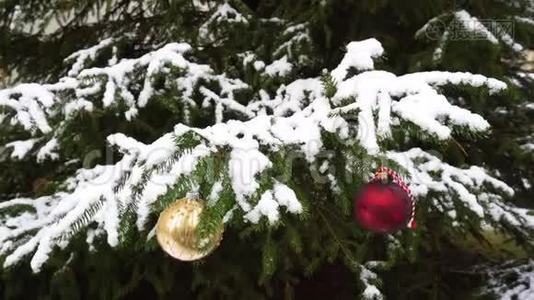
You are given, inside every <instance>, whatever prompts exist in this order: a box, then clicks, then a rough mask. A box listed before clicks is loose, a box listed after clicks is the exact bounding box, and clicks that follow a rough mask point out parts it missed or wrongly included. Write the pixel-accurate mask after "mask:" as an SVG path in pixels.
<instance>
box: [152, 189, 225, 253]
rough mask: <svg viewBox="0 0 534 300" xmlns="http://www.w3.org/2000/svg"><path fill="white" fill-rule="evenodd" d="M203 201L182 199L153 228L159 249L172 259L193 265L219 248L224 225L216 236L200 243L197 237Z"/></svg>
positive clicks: (172, 205)
mask: <svg viewBox="0 0 534 300" xmlns="http://www.w3.org/2000/svg"><path fill="white" fill-rule="evenodd" d="M203 210H204V201H203V200H200V199H189V198H183V199H179V200H176V202H174V203H173V204H171V205H170V206H169V207H167V208H166V209H165V210H163V212H161V214H160V216H159V219H158V223H157V225H156V238H157V240H158V244H159V245H160V246H161V248H162V249H163V250H164V251H165V252H167V253H168V254H169V255H171V256H172V257H174V258H176V259H179V260H183V261H192V260H197V259H200V258H203V257H205V256H206V255H208V254H209V253H210V252H211V251H213V250H214V249H215V248H217V247H218V246H219V243H220V241H221V239H222V233H223V230H224V227H223V225H222V224H221V227H220V229H219V230H217V231H216V232H215V233H213V234H212V235H210V236H209V237H206V238H204V239H201V238H200V237H199V235H198V231H197V228H198V224H199V221H200V215H201V213H202V211H203Z"/></svg>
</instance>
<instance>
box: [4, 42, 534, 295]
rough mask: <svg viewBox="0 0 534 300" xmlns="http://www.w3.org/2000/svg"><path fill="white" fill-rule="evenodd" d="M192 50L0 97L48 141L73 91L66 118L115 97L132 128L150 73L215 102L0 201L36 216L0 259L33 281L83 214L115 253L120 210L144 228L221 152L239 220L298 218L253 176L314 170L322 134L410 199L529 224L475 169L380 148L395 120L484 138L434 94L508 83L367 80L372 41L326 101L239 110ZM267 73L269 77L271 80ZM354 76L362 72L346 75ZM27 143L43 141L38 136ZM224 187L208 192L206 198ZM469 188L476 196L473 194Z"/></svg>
mask: <svg viewBox="0 0 534 300" xmlns="http://www.w3.org/2000/svg"><path fill="white" fill-rule="evenodd" d="M187 51H191V47H190V46H189V45H187V44H179V43H171V44H168V45H165V46H163V47H162V48H161V49H159V50H156V51H153V52H150V53H148V54H145V55H143V56H142V57H140V58H138V59H123V60H119V61H117V62H116V64H114V65H111V66H108V67H104V68H91V69H83V70H77V69H76V70H75V71H76V72H77V73H78V75H76V77H66V78H64V79H62V80H61V81H60V82H59V83H56V84H54V85H39V84H27V85H20V86H17V87H14V88H12V89H7V90H3V91H0V105H3V106H7V107H10V108H12V109H13V111H14V112H15V114H13V115H12V118H13V119H14V120H16V121H15V124H21V125H23V126H24V127H25V128H27V129H28V130H31V129H32V128H34V125H33V124H37V127H38V128H39V129H40V131H41V132H42V133H47V132H50V131H52V128H54V133H56V132H61V131H60V130H58V128H60V127H57V126H62V125H61V124H63V123H60V124H59V125H56V124H49V123H48V120H47V118H46V117H47V116H48V115H55V116H57V114H58V113H60V112H61V111H64V110H66V109H64V106H63V107H62V106H61V105H56V104H60V103H64V99H63V98H62V99H61V100H60V95H59V94H58V93H56V92H57V91H60V90H62V91H63V92H64V91H65V90H70V91H71V92H72V93H71V95H70V96H69V97H68V100H67V102H69V101H70V102H71V103H81V104H80V105H78V104H77V105H72V106H71V108H69V109H68V111H69V113H68V114H72V113H75V110H76V109H77V107H79V108H80V109H87V108H88V105H86V104H87V103H86V102H84V101H87V102H88V103H92V105H100V106H102V107H103V108H107V109H114V106H113V105H112V104H113V103H114V102H116V101H117V98H121V99H123V100H124V101H125V103H126V104H127V105H128V107H129V110H130V114H129V115H126V118H133V117H135V115H136V112H137V110H138V109H142V108H143V107H144V106H145V105H146V104H147V101H150V100H151V99H152V96H153V95H154V94H155V93H157V91H155V90H154V89H155V88H154V87H153V86H152V83H151V77H152V76H155V75H156V74H164V75H165V76H166V77H168V78H167V80H168V81H169V82H170V83H171V84H174V85H175V87H176V88H177V89H178V90H179V91H181V92H182V97H177V99H176V101H185V102H183V103H185V104H187V105H196V102H195V101H193V100H192V97H193V95H194V94H197V95H198V94H200V95H202V97H204V99H203V102H204V103H203V105H205V106H207V105H209V104H211V103H213V104H214V106H215V110H216V118H215V120H214V121H215V124H214V125H212V126H209V127H206V128H194V127H189V126H187V125H184V124H178V125H176V127H175V129H174V132H173V133H168V134H166V135H164V136H162V137H161V138H160V139H158V140H156V141H154V142H153V143H152V144H148V145H145V144H143V143H140V142H138V141H136V140H135V139H133V138H130V137H127V136H125V135H123V134H114V135H111V136H109V137H108V143H110V144H112V145H114V146H116V147H117V148H118V149H119V151H120V152H121V153H122V155H123V157H122V158H121V160H120V161H118V162H117V163H115V164H110V165H105V166H97V167H95V168H93V169H80V170H79V171H78V172H77V174H76V176H75V177H73V178H71V179H70V180H68V181H67V182H66V191H65V192H59V193H57V194H54V195H51V196H44V197H40V198H37V199H25V198H17V199H10V200H7V201H4V202H1V203H0V210H5V209H7V208H9V207H13V206H20V205H27V206H31V207H33V210H32V211H26V212H23V213H20V214H17V215H7V216H6V217H4V218H3V219H0V233H1V234H0V255H5V256H6V260H5V263H4V266H10V265H12V264H14V263H16V262H18V261H20V260H21V259H22V258H23V257H25V256H30V255H31V256H32V258H31V266H32V269H33V270H34V271H39V270H40V269H41V267H42V265H43V263H45V262H46V260H47V259H48V257H49V255H50V253H51V251H52V250H53V249H54V247H56V246H60V247H65V246H66V245H67V243H68V241H69V239H70V237H71V236H72V232H71V230H72V228H73V224H75V223H76V222H77V221H78V220H79V219H80V218H81V217H82V216H84V215H85V216H86V217H87V214H88V212H93V213H90V214H89V216H88V218H89V221H90V222H94V223H96V225H97V226H96V228H97V229H92V230H91V231H90V233H89V234H90V237H89V236H88V238H87V241H88V242H89V243H90V242H91V241H94V239H95V238H96V237H97V236H99V235H101V234H105V236H106V238H107V242H108V243H109V244H110V245H111V246H116V245H117V244H118V243H120V240H119V234H118V227H119V221H120V217H121V215H122V214H121V210H122V209H123V208H124V207H128V206H129V204H131V203H132V201H134V199H136V200H137V220H136V225H137V227H138V228H139V229H145V226H146V222H147V219H148V216H149V214H150V212H151V209H152V208H153V204H154V202H155V201H156V200H157V199H158V197H159V196H160V195H163V194H165V193H166V192H167V190H168V188H169V187H170V186H172V185H173V184H174V183H175V182H176V180H177V179H178V178H179V177H180V176H181V175H187V174H190V173H191V172H192V171H193V170H194V169H195V167H196V165H197V163H198V160H199V159H200V158H202V157H205V156H209V155H211V154H213V153H214V152H217V151H223V149H225V150H224V151H229V154H230V156H229V160H228V170H229V174H228V175H229V177H230V179H231V186H232V189H233V192H234V193H235V196H236V204H237V206H236V209H240V210H242V211H243V215H244V217H245V219H246V220H248V221H250V222H252V223H257V222H259V221H260V220H261V219H262V218H263V217H265V218H266V219H267V221H268V222H269V223H275V222H277V221H278V220H279V219H280V217H281V215H282V214H281V212H283V211H282V210H284V211H286V212H288V213H294V214H298V213H300V212H302V210H303V208H302V205H301V203H300V202H299V200H298V199H297V197H296V194H295V192H294V191H293V190H292V189H291V188H290V187H289V186H288V185H286V184H285V183H283V182H278V181H274V183H273V186H272V188H271V189H268V190H267V191H263V193H262V195H260V196H259V199H258V200H257V201H256V200H254V194H255V193H256V192H257V191H258V187H259V178H260V177H261V176H262V175H263V174H265V172H266V171H267V170H268V169H270V168H272V167H273V163H272V162H271V161H270V159H269V154H270V153H273V152H276V151H278V150H280V149H282V148H291V149H294V151H296V152H298V153H299V154H301V155H302V156H304V158H305V159H306V160H307V161H308V162H309V163H313V162H315V161H316V160H317V156H318V155H319V154H320V152H321V151H322V150H324V145H323V142H322V139H321V135H322V133H325V132H329V133H331V134H334V135H336V136H338V137H339V138H340V140H343V141H347V142H358V143H360V145H361V146H363V147H364V149H366V150H367V151H368V152H369V154H372V155H383V154H384V153H385V154H386V155H387V156H388V157H389V158H390V159H393V160H395V161H397V162H398V163H399V164H401V165H402V166H404V168H406V169H407V170H408V172H409V173H410V175H411V177H412V179H413V181H412V182H411V186H412V188H413V190H414V193H415V194H416V195H420V196H424V195H426V194H427V193H428V192H429V191H434V192H438V193H440V194H443V195H444V196H443V197H444V199H452V198H451V197H453V195H456V196H457V197H458V199H459V200H460V201H461V205H464V206H465V207H467V208H469V210H470V211H472V212H473V213H474V214H475V215H478V216H486V217H488V216H489V217H491V218H493V219H494V220H497V219H499V218H504V219H506V220H508V221H509V222H516V223H514V224H519V222H522V221H523V220H527V221H529V222H530V224H533V223H534V222H532V217H530V216H528V215H527V214H526V211H521V210H519V209H516V208H513V207H511V206H509V205H506V204H505V203H503V202H501V201H500V199H501V198H500V196H498V193H492V192H491V191H488V190H487V189H486V188H485V187H486V186H488V185H489V186H491V187H493V188H495V189H498V190H500V191H501V193H504V194H511V193H512V191H511V190H510V188H509V187H508V186H506V185H505V184H504V183H502V182H500V181H498V180H496V179H494V178H492V177H490V176H489V175H487V174H486V173H485V172H484V171H483V170H482V169H480V168H478V167H471V168H470V169H459V168H455V167H453V166H449V165H447V164H445V163H443V162H441V161H440V160H439V159H437V158H435V157H433V156H431V155H429V154H427V153H425V152H423V151H422V150H420V149H412V150H410V151H407V152H403V153H396V152H386V151H387V150H388V149H382V148H381V147H380V146H379V144H378V141H379V140H381V139H387V138H391V136H390V133H391V130H392V128H395V127H398V126H399V121H400V120H405V121H409V122H411V123H413V124H415V125H416V126H418V127H420V128H421V129H422V130H425V131H427V132H429V133H432V134H434V135H436V136H437V137H439V138H441V139H446V138H449V137H450V134H451V126H455V125H459V126H463V127H465V128H467V129H470V130H473V131H479V130H486V129H487V128H488V126H489V125H488V123H487V122H486V121H485V120H484V119H483V118H482V117H480V116H479V115H476V114H473V113H471V112H469V111H468V110H465V109H463V108H460V107H458V106H455V105H453V104H451V103H449V102H448V101H447V98H446V97H445V96H444V95H442V94H440V93H439V90H438V89H439V86H441V85H444V84H455V85H459V84H464V85H472V86H477V87H479V86H485V87H486V88H488V89H489V90H490V91H491V92H497V91H499V90H501V89H504V88H505V84H504V83H502V82H500V81H498V80H495V79H491V78H486V77H483V76H480V75H473V74H469V73H450V72H422V73H414V74H407V75H403V76H396V75H394V74H392V73H388V72H385V71H374V70H372V69H373V67H374V64H373V58H376V57H378V56H380V55H381V54H382V53H383V49H382V47H381V45H380V43H379V42H378V41H376V40H375V39H369V40H365V41H361V42H352V43H350V44H349V45H348V47H347V54H346V55H345V57H344V58H343V59H342V61H341V63H340V65H339V66H338V67H336V68H335V69H334V70H333V71H332V76H333V77H334V78H336V81H337V88H338V90H337V93H336V95H335V96H334V97H333V99H328V98H326V97H325V95H324V93H323V87H322V83H321V81H320V80H319V79H318V78H308V79H298V80H295V81H293V82H291V83H289V84H287V85H282V86H280V87H279V89H278V90H277V91H276V94H275V95H274V96H273V98H271V96H270V95H269V94H268V93H267V92H266V91H263V90H260V91H259V93H258V95H256V96H255V97H254V98H253V100H252V101H250V103H249V104H248V105H246V106H244V105H243V104H240V103H239V102H237V101H235V100H234V98H233V92H234V91H235V90H236V89H241V88H246V87H247V85H246V84H245V83H243V82H242V81H241V80H239V79H231V78H228V77H226V75H224V74H219V75H216V74H213V73H214V72H213V71H212V69H211V68H210V67H209V66H207V65H200V64H196V63H192V62H190V61H188V60H187V59H185V57H184V54H185V53H186V52H187ZM79 53H80V54H79V55H78V56H77V57H81V56H82V54H81V53H86V54H83V55H85V56H87V57H91V55H94V54H91V53H93V52H91V51H89V52H79ZM284 61H285V62H287V61H286V60H281V61H278V62H275V64H274V65H270V66H271V67H273V70H275V71H273V72H274V73H275V74H277V75H280V74H282V73H284V72H285V71H284V70H286V69H284V67H280V66H277V65H278V64H280V63H282V64H281V66H282V65H284ZM171 66H172V67H176V68H179V69H181V70H182V71H183V72H182V73H181V74H182V75H179V77H178V78H170V76H171V74H170V73H168V68H169V67H171ZM274 66H276V67H274ZM268 68H269V66H267V67H265V69H266V70H267V69H268ZM351 68H354V69H355V70H356V71H358V72H359V73H358V74H356V75H353V76H349V70H350V69H351ZM78 71H79V72H78ZM134 71H142V72H144V73H145V75H144V76H142V77H141V78H140V81H139V80H138V81H137V82H142V84H141V86H142V91H141V94H140V95H139V97H138V98H137V99H136V98H135V97H134V96H133V94H132V93H131V92H130V91H129V90H128V86H129V85H130V83H131V82H132V80H134V79H132V74H133V73H137V72H134ZM142 72H141V73H142ZM281 72H282V73H281ZM73 74H74V72H73ZM94 76H96V78H99V80H92V81H90V83H83V84H82V83H81V81H82V80H81V79H82V78H95V77H94ZM201 79H202V80H201ZM204 80H209V81H211V82H216V83H218V85H219V87H220V91H219V92H218V93H216V92H215V91H211V90H209V88H208V87H207V86H202V85H201V84H200V81H204ZM195 91H198V92H199V93H195ZM183 99H186V100H183ZM82 100H83V101H82ZM115 109H116V108H115ZM223 109H226V110H229V111H232V112H238V113H240V114H241V115H242V116H243V117H244V118H246V120H244V121H239V120H224V118H223V117H224V116H223V114H222V110H223ZM353 111H355V112H357V118H351V117H350V116H348V117H347V116H346V114H347V113H350V112H353ZM52 126H53V127H52ZM188 131H193V132H195V133H196V134H198V135H199V136H201V137H203V139H202V141H201V142H200V144H199V145H198V146H196V147H194V148H193V149H192V151H191V152H187V153H186V154H184V155H183V156H182V157H180V158H179V159H178V160H175V161H172V165H171V166H170V168H169V169H165V170H159V171H155V172H152V173H150V174H149V178H148V181H147V183H146V185H145V186H144V188H143V190H142V191H141V193H140V194H139V193H137V194H136V192H135V191H134V188H133V187H134V186H136V185H137V184H138V183H140V182H142V181H143V174H144V173H143V172H144V171H146V170H148V169H150V168H152V167H154V166H156V165H158V164H160V163H163V162H165V161H168V160H169V159H170V158H171V156H172V154H173V153H174V151H175V147H176V145H175V142H174V139H175V138H176V137H179V136H181V135H183V134H184V133H186V132H188ZM34 135H36V136H38V134H37V133H36V132H34ZM9 145H10V147H12V148H14V150H15V151H14V152H13V154H12V156H16V157H24V155H25V154H26V153H28V151H31V150H29V149H31V148H32V147H31V146H32V145H31V144H30V142H28V141H27V142H25V143H24V142H23V143H22V144H21V142H20V141H19V142H18V143H17V142H15V143H11V144H9ZM60 153H61V149H60V148H58V144H57V137H52V138H51V139H49V140H48V142H47V143H46V144H45V146H44V147H42V148H41V149H39V150H38V154H37V156H38V157H37V158H38V159H45V158H56V159H57V158H58V154H60ZM326 166H327V165H326ZM436 172H437V173H438V175H437V177H436V175H435V174H436ZM330 175H331V174H330ZM330 181H331V183H332V187H333V188H335V186H336V184H335V183H336V182H335V178H334V177H332V178H330ZM120 182H122V183H123V184H122V188H121V189H118V190H117V189H116V186H117V184H118V183H120ZM220 188H221V187H220V186H214V187H213V189H212V190H215V191H216V190H217V189H219V190H220ZM473 190H474V191H476V192H479V193H481V194H479V195H478V196H477V195H476V194H475V193H474V192H473ZM217 194H218V193H217V192H213V193H211V195H209V197H208V195H205V196H206V197H208V198H209V199H208V200H209V201H210V203H214V202H216V201H217ZM451 205H452V204H451V202H450V201H449V202H443V203H441V204H439V205H437V206H438V208H439V209H444V210H445V209H454V207H451ZM231 218H232V213H229V214H227V216H225V221H231ZM86 225H87V224H86V223H84V226H86ZM32 253H33V255H32ZM373 287H374V286H373V285H369V286H368V288H367V289H366V292H365V294H366V295H367V296H369V297H370V296H375V295H379V294H378V290H376V287H375V288H373Z"/></svg>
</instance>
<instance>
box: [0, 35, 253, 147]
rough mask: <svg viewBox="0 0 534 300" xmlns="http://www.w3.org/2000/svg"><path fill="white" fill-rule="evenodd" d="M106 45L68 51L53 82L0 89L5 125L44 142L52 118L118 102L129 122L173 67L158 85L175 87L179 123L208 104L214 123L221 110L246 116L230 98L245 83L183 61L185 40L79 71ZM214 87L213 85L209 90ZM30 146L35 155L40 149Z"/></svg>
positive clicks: (53, 128) (53, 130) (55, 127)
mask: <svg viewBox="0 0 534 300" xmlns="http://www.w3.org/2000/svg"><path fill="white" fill-rule="evenodd" d="M110 43H111V40H106V41H103V42H101V43H100V44H98V45H97V46H95V47H92V48H89V49H85V50H80V51H78V52H76V53H74V54H73V55H71V58H72V59H75V60H76V61H75V63H74V65H73V67H72V69H71V70H70V71H69V76H68V77H64V78H62V79H61V80H60V81H59V82H58V83H55V84H37V83H28V84H20V85H18V86H15V87H12V88H8V89H4V90H0V106H4V107H7V108H8V110H7V113H8V116H11V118H10V123H11V125H21V126H22V127H23V128H24V129H26V130H27V131H29V132H31V133H32V135H34V136H35V137H42V135H48V136H47V139H48V140H47V141H45V140H44V139H40V140H41V141H42V142H44V143H47V142H50V141H51V140H53V139H55V138H57V136H55V134H57V133H59V132H61V131H62V127H63V126H65V125H66V123H65V122H57V121H56V123H55V124H51V119H57V118H58V117H59V116H62V117H63V118H64V119H65V120H69V119H70V118H72V116H73V115H75V114H76V113H78V112H81V111H88V112H91V111H93V110H94V109H95V108H97V107H99V108H102V109H115V110H117V109H118V103H123V104H125V105H126V107H127V109H126V111H125V112H124V117H125V118H126V119H127V120H131V119H133V118H134V117H136V115H137V113H138V110H139V109H140V108H143V107H145V106H146V105H147V103H148V101H150V100H151V99H154V98H155V97H154V96H156V95H158V94H159V93H161V89H162V88H159V89H158V88H156V87H155V84H156V83H155V82H154V80H155V78H156V77H158V76H159V77H162V76H163V77H167V76H169V74H170V72H171V71H172V70H173V69H176V70H179V71H180V72H179V74H180V75H179V76H177V77H176V76H173V77H169V80H168V81H166V84H167V86H165V87H163V89H176V90H177V91H178V93H180V95H179V96H180V97H175V101H177V102H181V103H182V104H183V105H184V122H186V123H187V122H188V120H187V119H188V116H189V110H191V109H202V108H207V107H210V106H213V107H214V108H215V112H216V120H215V121H216V122H222V121H223V112H224V111H225V110H232V111H235V112H239V113H241V114H242V115H244V116H247V117H251V116H252V115H251V113H250V112H249V111H247V108H246V107H244V106H243V105H242V104H240V103H239V102H237V101H236V100H235V99H234V92H235V91H237V90H241V89H246V88H248V85H247V84H245V83H244V82H243V81H241V80H239V79H232V78H228V77H226V76H225V75H224V74H215V72H214V71H213V70H212V69H211V67H210V66H208V65H202V64H197V63H193V62H191V61H189V60H187V59H186V58H185V57H184V55H185V53H186V52H189V51H190V50H191V47H190V46H189V45H188V44H185V43H170V44H167V45H165V46H163V47H162V48H160V49H158V50H156V51H153V52H149V53H147V54H145V55H143V56H141V57H140V58H136V59H123V60H121V61H119V62H115V64H113V65H110V66H107V67H95V68H88V69H82V68H83V67H84V62H85V61H86V60H87V59H88V58H94V56H95V55H96V54H95V53H96V52H97V51H98V50H100V49H101V48H103V47H107V46H109V44H110ZM139 86H140V87H141V88H140V90H139V88H138V87H139ZM214 87H216V88H217V89H215V90H212V89H214ZM196 91H199V92H200V94H202V95H203V96H204V99H203V100H202V101H195V99H193V97H194V94H195V92H196ZM50 135H52V137H50ZM10 145H11V146H15V144H10ZM16 145H17V146H20V145H22V144H20V143H19V144H16ZM35 148H36V152H35V153H38V152H37V151H38V150H39V149H40V147H35ZM18 149H21V148H20V147H19V148H18ZM27 152H28V151H26V152H24V154H26V153H27ZM22 154H23V151H18V152H17V155H13V157H17V158H22V157H23V156H24V155H22Z"/></svg>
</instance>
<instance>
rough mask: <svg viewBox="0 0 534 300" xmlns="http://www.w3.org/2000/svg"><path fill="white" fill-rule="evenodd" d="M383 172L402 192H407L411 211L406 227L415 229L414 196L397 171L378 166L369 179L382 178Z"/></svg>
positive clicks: (376, 179)
mask: <svg viewBox="0 0 534 300" xmlns="http://www.w3.org/2000/svg"><path fill="white" fill-rule="evenodd" d="M384 174H386V175H387V176H389V177H391V179H392V180H393V182H394V183H395V184H396V185H398V186H399V187H400V188H401V189H402V190H403V191H404V192H406V194H408V198H410V201H412V212H411V216H410V221H408V228H410V229H415V227H416V224H415V197H414V196H413V194H412V191H411V190H410V188H409V187H408V185H407V184H406V183H405V182H404V180H402V178H401V177H400V176H399V174H397V172H395V171H393V170H392V169H390V168H388V167H384V166H380V167H379V168H378V170H376V173H375V176H374V177H373V179H371V181H378V180H382V179H383V178H384Z"/></svg>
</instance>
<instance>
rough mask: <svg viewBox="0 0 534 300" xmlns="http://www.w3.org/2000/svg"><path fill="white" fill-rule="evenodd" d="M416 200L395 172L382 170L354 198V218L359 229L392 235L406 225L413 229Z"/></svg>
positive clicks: (383, 168)
mask: <svg viewBox="0 0 534 300" xmlns="http://www.w3.org/2000/svg"><path fill="white" fill-rule="evenodd" d="M414 213H415V201H414V198H413V196H412V194H411V192H410V190H409V188H408V186H407V185H406V184H405V183H404V182H403V181H402V179H401V178H400V177H399V176H398V175H397V173H395V172H394V171H392V170H390V169H387V168H385V167H381V168H380V169H379V170H378V171H377V173H376V175H375V177H374V178H373V180H371V182H369V183H368V184H366V185H365V186H364V188H363V189H362V190H361V191H360V193H359V194H358V196H357V197H356V201H355V206H354V215H355V217H356V219H357V221H358V223H360V225H361V226H362V227H364V228H365V229H368V230H370V231H373V232H377V233H391V232H394V231H397V230H400V229H402V228H404V227H406V226H407V225H408V227H410V228H412V229H414V228H415V220H414Z"/></svg>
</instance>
